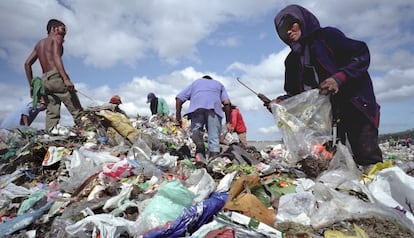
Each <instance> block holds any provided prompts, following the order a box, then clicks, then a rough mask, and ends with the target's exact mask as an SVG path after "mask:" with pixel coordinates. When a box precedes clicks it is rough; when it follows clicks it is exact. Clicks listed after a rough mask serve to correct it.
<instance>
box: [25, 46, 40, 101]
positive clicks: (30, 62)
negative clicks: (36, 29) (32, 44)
mask: <svg viewBox="0 0 414 238" xmlns="http://www.w3.org/2000/svg"><path fill="white" fill-rule="evenodd" d="M37 58H38V56H37V53H36V50H33V51H32V53H31V54H30V55H29V57H28V58H27V59H26V61H25V62H24V71H25V72H26V78H27V82H28V83H29V88H30V97H33V85H32V79H33V71H32V65H33V64H34V62H36V60H37Z"/></svg>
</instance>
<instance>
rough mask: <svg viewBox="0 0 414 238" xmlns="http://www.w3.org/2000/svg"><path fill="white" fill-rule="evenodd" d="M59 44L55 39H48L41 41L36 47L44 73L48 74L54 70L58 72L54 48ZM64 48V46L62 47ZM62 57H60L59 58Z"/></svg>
mask: <svg viewBox="0 0 414 238" xmlns="http://www.w3.org/2000/svg"><path fill="white" fill-rule="evenodd" d="M55 44H58V43H57V42H56V40H55V39H54V38H53V37H47V38H44V39H42V40H40V41H39V42H38V43H37V44H36V46H35V49H34V50H35V51H36V54H37V56H38V58H39V62H40V65H41V67H42V71H43V73H47V72H49V71H52V70H56V64H55V60H54V58H55V56H56V53H55V52H54V50H53V49H54V46H55ZM60 47H61V48H63V46H62V45H60ZM59 57H60V56H59Z"/></svg>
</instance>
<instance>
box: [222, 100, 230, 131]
mask: <svg viewBox="0 0 414 238" xmlns="http://www.w3.org/2000/svg"><path fill="white" fill-rule="evenodd" d="M230 104H231V103H230V99H225V100H224V101H223V111H224V114H225V115H226V127H227V130H229V131H231V130H232V127H231V106H230Z"/></svg>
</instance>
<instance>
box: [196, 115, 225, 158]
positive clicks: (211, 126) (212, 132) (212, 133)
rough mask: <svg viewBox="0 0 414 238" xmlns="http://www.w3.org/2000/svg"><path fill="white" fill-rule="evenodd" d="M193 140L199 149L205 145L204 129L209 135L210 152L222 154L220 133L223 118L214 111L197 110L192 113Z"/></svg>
mask: <svg viewBox="0 0 414 238" xmlns="http://www.w3.org/2000/svg"><path fill="white" fill-rule="evenodd" d="M190 119H191V133H192V135H191V139H192V140H193V141H194V143H195V144H196V146H197V147H200V146H201V145H203V147H204V140H203V134H204V133H203V132H204V127H205V128H206V129H207V133H208V150H209V151H210V152H220V139H219V137H220V132H221V117H219V116H218V115H217V114H216V113H215V112H214V110H213V109H204V108H200V109H197V110H196V111H195V112H193V113H191V118H190Z"/></svg>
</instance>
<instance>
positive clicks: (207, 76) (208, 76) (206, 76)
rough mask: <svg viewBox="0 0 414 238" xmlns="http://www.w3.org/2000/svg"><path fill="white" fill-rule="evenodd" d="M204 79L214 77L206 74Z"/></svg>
mask: <svg viewBox="0 0 414 238" xmlns="http://www.w3.org/2000/svg"><path fill="white" fill-rule="evenodd" d="M203 79H213V78H212V77H211V76H210V75H204V76H203Z"/></svg>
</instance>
